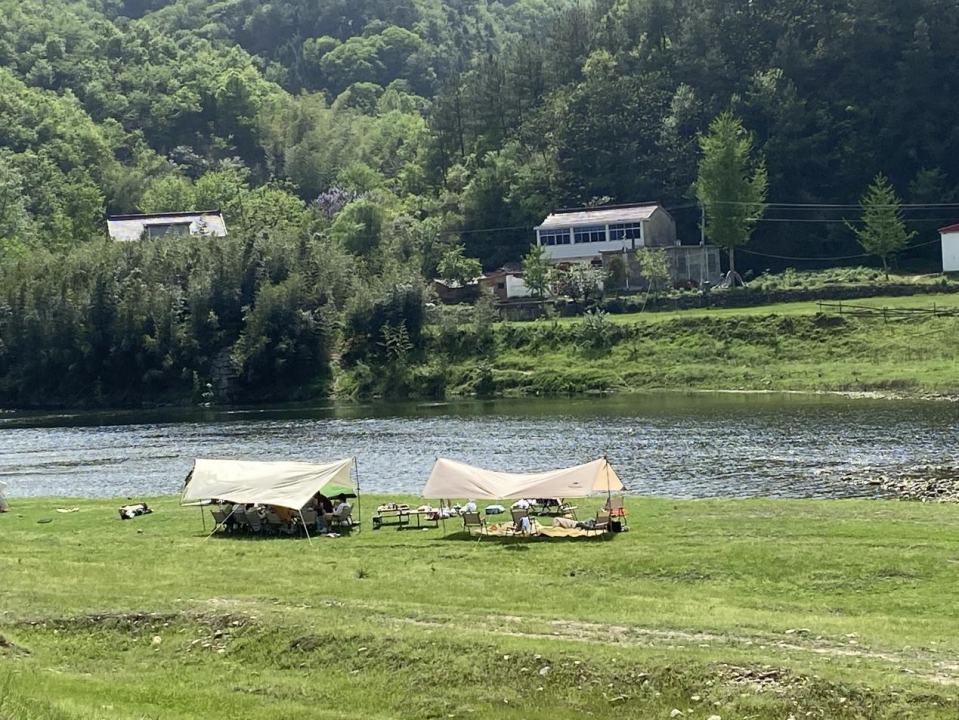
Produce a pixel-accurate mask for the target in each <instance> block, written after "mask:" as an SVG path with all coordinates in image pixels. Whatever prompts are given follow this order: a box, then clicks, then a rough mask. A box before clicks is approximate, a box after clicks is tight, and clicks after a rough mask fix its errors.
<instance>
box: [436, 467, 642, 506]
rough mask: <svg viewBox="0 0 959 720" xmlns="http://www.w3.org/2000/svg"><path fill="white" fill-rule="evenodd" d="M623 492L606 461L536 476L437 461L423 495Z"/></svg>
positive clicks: (497, 496) (551, 495)
mask: <svg viewBox="0 0 959 720" xmlns="http://www.w3.org/2000/svg"><path fill="white" fill-rule="evenodd" d="M625 489H626V487H625V486H624V485H623V483H622V481H621V480H620V479H619V476H618V475H617V474H616V471H615V470H613V468H612V466H611V465H610V464H609V462H608V461H607V460H606V458H600V459H599V460H593V461H592V462H588V463H586V464H585V465H577V466H576V467H571V468H566V469H564V470H550V471H548V472H539V473H506V472H497V471H495V470H484V469H483V468H478V467H474V466H473V465H467V464H466V463H461V462H456V461H455V460H447V459H446V458H439V459H437V461H436V464H434V465H433V472H431V473H430V478H429V480H427V481H426V486H425V487H424V488H423V493H422V495H423V497H426V498H484V499H501V498H502V499H509V498H572V497H585V496H586V495H589V494H591V493H597V492H604V493H611V492H618V491H621V490H625Z"/></svg>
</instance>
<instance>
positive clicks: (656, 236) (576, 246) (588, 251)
mask: <svg viewBox="0 0 959 720" xmlns="http://www.w3.org/2000/svg"><path fill="white" fill-rule="evenodd" d="M535 230H536V244H537V245H539V246H541V247H543V248H545V251H546V257H548V258H549V259H550V260H553V261H555V262H561V261H568V262H583V261H588V260H593V259H600V258H601V257H602V254H603V253H611V252H613V253H621V252H623V251H624V250H625V251H627V252H628V251H630V250H635V249H636V248H640V247H667V246H671V245H676V244H678V243H677V241H676V221H675V220H673V217H672V215H670V214H669V213H668V212H666V210H665V209H664V208H663V207H662V206H661V205H660V204H659V203H642V204H638V205H610V206H606V207H596V208H576V209H573V210H556V211H554V212H551V213H550V214H549V215H548V216H547V218H546V219H545V220H543V222H542V224H540V225H538V226H537V227H536V228H535Z"/></svg>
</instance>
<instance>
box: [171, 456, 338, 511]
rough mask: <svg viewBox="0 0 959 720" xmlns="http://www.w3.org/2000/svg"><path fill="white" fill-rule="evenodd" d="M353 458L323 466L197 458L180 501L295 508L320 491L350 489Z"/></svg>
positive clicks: (329, 492) (331, 491)
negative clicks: (214, 500) (209, 501)
mask: <svg viewBox="0 0 959 720" xmlns="http://www.w3.org/2000/svg"><path fill="white" fill-rule="evenodd" d="M353 463H354V458H347V459H345V460H337V461H336V462H331V463H326V464H324V465H313V464H310V463H302V462H257V461H252V460H205V459H198V460H196V461H195V463H194V465H193V472H192V473H190V475H189V477H188V478H187V483H186V487H185V488H184V489H183V497H182V502H184V503H187V502H189V501H202V500H213V499H216V500H228V501H230V502H233V503H238V504H240V505H246V504H252V505H278V506H280V507H286V508H290V509H292V510H299V509H300V508H302V507H303V506H304V505H306V503H307V501H309V499H310V498H311V497H313V496H314V495H315V494H316V493H318V492H319V491H320V490H326V494H330V495H335V494H338V493H341V492H354V491H355V489H356V486H355V485H354V484H353V478H352V474H351V468H352V466H353Z"/></svg>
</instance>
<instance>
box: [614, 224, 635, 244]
mask: <svg viewBox="0 0 959 720" xmlns="http://www.w3.org/2000/svg"><path fill="white" fill-rule="evenodd" d="M641 233H642V231H641V230H640V224H639V223H619V224H618V225H610V226H609V239H610V240H639V238H640V234H641Z"/></svg>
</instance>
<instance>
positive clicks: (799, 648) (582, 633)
mask: <svg viewBox="0 0 959 720" xmlns="http://www.w3.org/2000/svg"><path fill="white" fill-rule="evenodd" d="M396 620H397V621H398V622H400V623H403V624H413V625H419V626H424V627H445V626H447V625H448V623H447V622H443V621H440V620H433V619H431V620H421V619H415V618H397V619H396ZM451 621H452V620H451ZM456 622H457V623H458V624H461V625H462V624H464V621H463V619H462V618H457V620H456ZM465 624H468V625H469V626H470V627H473V628H476V629H481V630H483V631H485V632H489V633H493V634H497V635H506V636H510V637H522V638H528V639H533V640H568V641H573V642H585V643H613V644H621V645H627V646H641V647H666V648H675V647H682V646H691V645H696V646H698V647H701V648H708V647H714V646H728V645H736V646H740V647H752V648H755V649H757V650H763V651H772V652H775V651H777V650H783V651H792V652H797V653H810V654H815V655H822V656H826V657H834V658H853V659H855V658H862V659H866V660H874V661H878V662H882V663H888V664H893V665H896V666H898V669H899V671H900V672H902V673H905V674H909V675H914V676H916V677H920V678H923V679H927V680H931V681H933V682H936V683H939V684H942V685H959V658H949V659H940V658H935V657H933V656H932V655H930V654H929V653H928V652H924V651H919V650H917V651H914V652H910V653H902V652H893V651H879V650H872V649H870V648H866V647H863V646H861V645H859V641H858V640H857V639H856V635H855V634H854V633H851V634H850V635H848V636H847V637H846V639H845V644H842V643H840V642H837V641H836V640H829V639H826V638H823V637H822V636H815V637H813V636H811V634H810V633H809V631H807V630H804V629H795V630H788V631H786V633H785V634H786V636H787V637H788V638H789V639H788V640H787V639H777V638H770V637H759V636H756V637H749V636H744V635H729V634H717V633H708V632H689V631H683V630H661V629H654V628H646V627H638V626H635V625H603V624H600V623H588V622H579V621H573V620H546V621H544V620H540V619H538V618H524V617H519V616H514V615H486V616H485V617H483V618H475V619H470V620H469V621H468V623H465ZM524 625H525V626H534V627H536V629H532V628H531V627H524ZM539 628H541V629H539Z"/></svg>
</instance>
